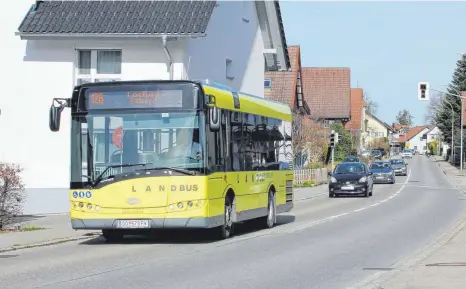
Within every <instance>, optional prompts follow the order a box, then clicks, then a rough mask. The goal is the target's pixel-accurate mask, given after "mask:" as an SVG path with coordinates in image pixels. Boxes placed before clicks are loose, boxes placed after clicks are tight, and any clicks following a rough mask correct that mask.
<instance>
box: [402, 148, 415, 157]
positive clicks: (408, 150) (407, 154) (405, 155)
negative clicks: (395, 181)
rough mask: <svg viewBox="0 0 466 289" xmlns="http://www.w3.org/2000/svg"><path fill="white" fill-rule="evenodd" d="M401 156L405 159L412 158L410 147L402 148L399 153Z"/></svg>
mask: <svg viewBox="0 0 466 289" xmlns="http://www.w3.org/2000/svg"><path fill="white" fill-rule="evenodd" d="M401 157H402V158H406V159H412V158H413V152H412V151H411V150H410V149H404V150H403V152H402V153H401Z"/></svg>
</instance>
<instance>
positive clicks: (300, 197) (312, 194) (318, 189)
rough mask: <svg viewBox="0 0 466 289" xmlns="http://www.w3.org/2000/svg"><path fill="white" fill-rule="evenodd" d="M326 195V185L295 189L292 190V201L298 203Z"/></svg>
mask: <svg viewBox="0 0 466 289" xmlns="http://www.w3.org/2000/svg"><path fill="white" fill-rule="evenodd" d="M323 195H328V185H327V184H322V185H318V186H315V187H308V188H295V189H294V201H295V202H300V201H304V200H309V199H313V198H317V197H319V196H323Z"/></svg>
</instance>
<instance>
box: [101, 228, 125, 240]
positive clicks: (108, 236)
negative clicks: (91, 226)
mask: <svg viewBox="0 0 466 289" xmlns="http://www.w3.org/2000/svg"><path fill="white" fill-rule="evenodd" d="M102 236H103V237H104V238H105V240H107V241H110V242H111V241H118V240H121V239H123V237H124V236H125V235H124V234H123V233H122V232H120V231H118V230H102Z"/></svg>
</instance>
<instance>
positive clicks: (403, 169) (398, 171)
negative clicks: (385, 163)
mask: <svg viewBox="0 0 466 289" xmlns="http://www.w3.org/2000/svg"><path fill="white" fill-rule="evenodd" d="M390 163H391V164H392V169H393V170H394V171H395V176H398V175H400V176H406V175H408V164H407V163H406V162H405V161H404V160H403V159H391V160H390Z"/></svg>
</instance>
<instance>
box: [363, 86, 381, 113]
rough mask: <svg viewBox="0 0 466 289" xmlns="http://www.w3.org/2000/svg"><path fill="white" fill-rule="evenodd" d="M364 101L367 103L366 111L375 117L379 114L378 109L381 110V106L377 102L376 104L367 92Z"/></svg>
mask: <svg viewBox="0 0 466 289" xmlns="http://www.w3.org/2000/svg"><path fill="white" fill-rule="evenodd" d="M363 98H364V101H365V102H366V109H367V111H369V112H370V113H371V114H373V115H375V114H377V109H378V108H379V105H378V104H377V102H375V101H374V100H373V99H372V98H371V97H370V96H369V94H367V92H364V95H363Z"/></svg>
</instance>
